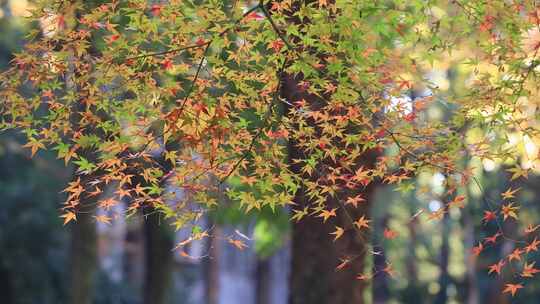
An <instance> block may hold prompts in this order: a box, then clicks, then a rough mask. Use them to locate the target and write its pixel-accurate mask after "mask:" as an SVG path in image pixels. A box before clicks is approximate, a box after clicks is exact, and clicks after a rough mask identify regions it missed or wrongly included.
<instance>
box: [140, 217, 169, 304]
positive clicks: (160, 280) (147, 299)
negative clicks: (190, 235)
mask: <svg viewBox="0 0 540 304" xmlns="http://www.w3.org/2000/svg"><path fill="white" fill-rule="evenodd" d="M152 211H154V210H152V209H151V210H149V212H148V215H145V221H144V232H145V249H146V250H145V251H146V252H145V257H146V265H145V271H146V274H145V281H144V296H143V298H144V302H143V303H145V304H146V303H152V304H164V303H166V300H167V295H168V291H169V287H170V285H171V281H172V269H173V255H172V249H173V246H174V236H173V233H172V232H171V231H170V230H171V227H170V225H169V224H168V223H167V222H166V221H164V220H163V218H162V217H161V215H160V214H159V213H153V212H152Z"/></svg>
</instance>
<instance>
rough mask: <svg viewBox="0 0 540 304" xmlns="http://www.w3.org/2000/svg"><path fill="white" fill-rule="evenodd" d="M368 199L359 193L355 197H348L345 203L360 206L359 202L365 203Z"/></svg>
mask: <svg viewBox="0 0 540 304" xmlns="http://www.w3.org/2000/svg"><path fill="white" fill-rule="evenodd" d="M365 201H366V200H365V199H364V198H363V197H362V195H360V194H359V195H357V196H355V197H348V198H347V200H346V201H345V205H349V204H351V205H353V206H354V208H356V207H358V204H359V203H363V202H365Z"/></svg>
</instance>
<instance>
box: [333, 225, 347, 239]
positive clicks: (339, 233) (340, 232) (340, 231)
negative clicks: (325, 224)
mask: <svg viewBox="0 0 540 304" xmlns="http://www.w3.org/2000/svg"><path fill="white" fill-rule="evenodd" d="M344 232H345V230H344V229H343V228H341V227H338V226H336V231H334V232H332V233H330V234H331V235H335V237H334V242H335V241H336V240H337V239H339V238H340V237H341V236H342V235H343V233H344Z"/></svg>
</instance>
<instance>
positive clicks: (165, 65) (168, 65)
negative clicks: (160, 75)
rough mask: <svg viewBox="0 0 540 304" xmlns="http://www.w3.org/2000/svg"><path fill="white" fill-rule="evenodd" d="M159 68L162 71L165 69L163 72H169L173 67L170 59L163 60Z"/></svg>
mask: <svg viewBox="0 0 540 304" xmlns="http://www.w3.org/2000/svg"><path fill="white" fill-rule="evenodd" d="M161 67H162V68H163V69H165V70H171V69H172V68H173V67H174V65H173V62H172V60H170V59H165V60H163V61H162V62H161Z"/></svg>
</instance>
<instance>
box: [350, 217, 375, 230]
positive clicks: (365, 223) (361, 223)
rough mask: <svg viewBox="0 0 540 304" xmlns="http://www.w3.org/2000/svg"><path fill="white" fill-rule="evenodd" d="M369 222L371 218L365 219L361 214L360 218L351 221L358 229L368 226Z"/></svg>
mask: <svg viewBox="0 0 540 304" xmlns="http://www.w3.org/2000/svg"><path fill="white" fill-rule="evenodd" d="M369 222H371V220H368V219H366V217H365V216H364V215H362V217H361V218H359V219H358V220H357V221H355V222H353V225H355V226H356V228H358V229H362V228H369Z"/></svg>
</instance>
